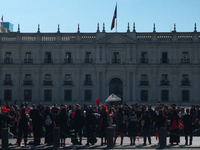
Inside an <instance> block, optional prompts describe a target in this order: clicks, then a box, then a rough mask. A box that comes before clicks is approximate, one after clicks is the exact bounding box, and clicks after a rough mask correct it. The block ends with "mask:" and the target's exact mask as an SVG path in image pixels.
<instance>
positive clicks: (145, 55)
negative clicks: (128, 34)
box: [141, 52, 147, 60]
mask: <svg viewBox="0 0 200 150" xmlns="http://www.w3.org/2000/svg"><path fill="white" fill-rule="evenodd" d="M141 55H142V56H141V57H142V60H145V59H147V52H142V54H141Z"/></svg>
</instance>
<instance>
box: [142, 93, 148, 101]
mask: <svg viewBox="0 0 200 150" xmlns="http://www.w3.org/2000/svg"><path fill="white" fill-rule="evenodd" d="M140 101H141V102H148V90H141V91H140Z"/></svg>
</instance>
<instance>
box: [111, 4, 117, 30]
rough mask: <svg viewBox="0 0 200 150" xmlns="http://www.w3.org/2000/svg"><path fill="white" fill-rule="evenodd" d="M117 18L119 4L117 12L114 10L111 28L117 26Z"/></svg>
mask: <svg viewBox="0 0 200 150" xmlns="http://www.w3.org/2000/svg"><path fill="white" fill-rule="evenodd" d="M115 18H117V5H116V6H115V12H114V15H113V20H112V24H111V30H112V29H113V28H114V27H115Z"/></svg>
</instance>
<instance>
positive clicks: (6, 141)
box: [1, 128, 8, 149]
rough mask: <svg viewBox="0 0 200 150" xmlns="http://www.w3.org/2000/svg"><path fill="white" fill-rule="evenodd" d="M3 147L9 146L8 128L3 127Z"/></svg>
mask: <svg viewBox="0 0 200 150" xmlns="http://www.w3.org/2000/svg"><path fill="white" fill-rule="evenodd" d="M1 147H2V149H4V148H5V149H6V148H8V128H2V129H1Z"/></svg>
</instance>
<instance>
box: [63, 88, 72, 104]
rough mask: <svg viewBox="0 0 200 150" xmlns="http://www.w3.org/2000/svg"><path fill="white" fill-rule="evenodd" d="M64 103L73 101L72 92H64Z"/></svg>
mask: <svg viewBox="0 0 200 150" xmlns="http://www.w3.org/2000/svg"><path fill="white" fill-rule="evenodd" d="M64 101H66V102H70V101H72V90H65V91H64Z"/></svg>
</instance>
